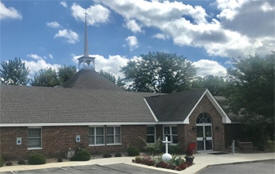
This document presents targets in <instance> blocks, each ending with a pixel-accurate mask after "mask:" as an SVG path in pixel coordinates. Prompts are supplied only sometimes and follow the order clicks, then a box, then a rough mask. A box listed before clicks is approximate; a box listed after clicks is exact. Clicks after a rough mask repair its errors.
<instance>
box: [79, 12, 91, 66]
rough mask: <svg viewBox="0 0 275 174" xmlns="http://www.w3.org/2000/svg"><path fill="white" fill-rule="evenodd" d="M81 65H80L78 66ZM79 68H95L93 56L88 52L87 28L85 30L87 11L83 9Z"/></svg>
mask: <svg viewBox="0 0 275 174" xmlns="http://www.w3.org/2000/svg"><path fill="white" fill-rule="evenodd" d="M81 65H82V67H80V66H81ZM78 68H79V69H92V70H95V57H90V56H89V52H88V30H87V12H86V11H85V28H84V55H83V56H82V57H80V58H78Z"/></svg>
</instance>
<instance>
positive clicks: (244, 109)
mask: <svg viewBox="0 0 275 174" xmlns="http://www.w3.org/2000/svg"><path fill="white" fill-rule="evenodd" d="M274 61H275V54H274V53H273V54H272V55H270V56H267V57H265V58H261V57H258V56H255V57H250V58H248V59H241V60H239V61H235V63H234V68H231V69H229V70H228V72H229V74H230V79H231V86H230V88H229V91H228V99H229V105H230V109H231V110H232V111H233V112H235V113H237V114H238V115H239V119H240V121H241V122H242V123H243V124H244V125H246V128H247V130H248V133H249V134H251V137H252V138H253V141H254V143H255V144H256V145H258V146H262V145H264V143H265V142H266V140H267V139H268V138H271V139H273V138H274V74H273V73H274V66H275V64H274ZM261 148H263V147H261Z"/></svg>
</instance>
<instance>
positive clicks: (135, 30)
mask: <svg viewBox="0 0 275 174" xmlns="http://www.w3.org/2000/svg"><path fill="white" fill-rule="evenodd" d="M125 26H126V28H128V29H129V30H131V31H132V32H133V33H138V32H141V31H142V30H141V27H140V26H139V25H138V24H137V22H136V21H135V20H128V21H126V24H125Z"/></svg>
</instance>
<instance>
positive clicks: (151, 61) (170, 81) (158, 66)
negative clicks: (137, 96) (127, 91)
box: [122, 52, 195, 93]
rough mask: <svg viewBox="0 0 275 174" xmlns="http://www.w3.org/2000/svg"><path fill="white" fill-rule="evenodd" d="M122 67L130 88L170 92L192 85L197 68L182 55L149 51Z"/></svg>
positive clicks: (142, 90)
mask: <svg viewBox="0 0 275 174" xmlns="http://www.w3.org/2000/svg"><path fill="white" fill-rule="evenodd" d="M141 57H142V58H141V59H138V60H132V61H130V62H128V64H127V65H126V66H125V67H123V68H122V72H123V73H124V74H125V79H124V80H125V81H126V82H132V85H130V88H131V89H133V90H134V91H141V92H162V93H170V92H173V91H181V90H183V89H186V88H189V87H190V86H191V83H190V81H191V79H192V78H193V77H194V75H195V68H194V67H193V66H192V63H191V62H190V61H187V60H186V59H185V58H184V57H182V56H177V55H176V54H168V53H161V52H155V53H148V54H146V55H141Z"/></svg>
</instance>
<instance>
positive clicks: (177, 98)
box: [146, 89, 205, 121]
mask: <svg viewBox="0 0 275 174" xmlns="http://www.w3.org/2000/svg"><path fill="white" fill-rule="evenodd" d="M204 92H205V89H192V90H186V91H183V92H177V93H172V94H167V95H159V96H151V97H146V100H147V102H148V104H149V105H150V107H151V109H152V110H153V112H154V114H155V115H156V117H157V118H158V120H159V121H183V120H184V119H185V118H186V117H187V115H188V114H189V113H190V112H191V110H192V108H193V107H194V106H195V104H196V103H197V102H198V100H199V99H200V97H201V96H202V94H203V93H204Z"/></svg>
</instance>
